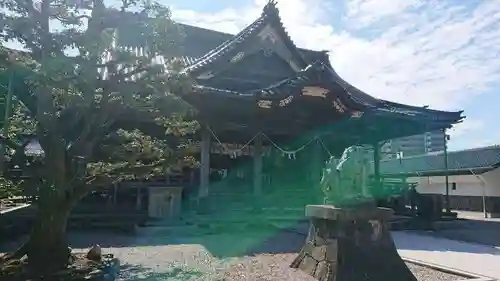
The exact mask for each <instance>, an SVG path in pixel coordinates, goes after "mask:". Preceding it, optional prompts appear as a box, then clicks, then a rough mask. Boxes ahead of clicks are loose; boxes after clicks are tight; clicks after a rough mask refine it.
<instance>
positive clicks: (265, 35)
mask: <svg viewBox="0 0 500 281" xmlns="http://www.w3.org/2000/svg"><path fill="white" fill-rule="evenodd" d="M259 37H260V39H261V40H262V42H266V41H268V42H270V43H271V44H275V43H276V42H278V36H276V34H275V33H274V30H273V28H272V27H271V26H269V25H267V26H266V27H264V28H263V29H262V31H261V32H260V33H259Z"/></svg>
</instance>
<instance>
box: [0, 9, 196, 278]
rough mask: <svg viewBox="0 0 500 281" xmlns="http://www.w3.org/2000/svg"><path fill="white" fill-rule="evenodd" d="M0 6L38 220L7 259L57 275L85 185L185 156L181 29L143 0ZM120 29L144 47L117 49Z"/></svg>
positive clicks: (141, 173)
mask: <svg viewBox="0 0 500 281" xmlns="http://www.w3.org/2000/svg"><path fill="white" fill-rule="evenodd" d="M0 7H1V8H2V10H1V11H0V27H1V30H2V32H1V34H0V36H1V39H2V42H17V43H18V44H20V45H21V46H22V47H23V48H24V50H25V52H12V51H11V50H8V49H6V48H5V47H2V50H1V52H0V59H2V62H1V63H0V64H3V65H7V66H8V67H6V68H4V71H6V72H8V73H10V74H12V72H13V75H14V77H15V79H14V80H15V83H14V84H15V87H14V88H17V90H15V95H16V97H17V98H18V99H19V101H20V103H21V104H22V105H23V108H24V109H23V111H22V114H21V113H20V114H18V115H17V116H14V118H17V119H16V120H17V121H19V120H21V119H22V118H25V119H26V120H21V121H19V122H18V125H19V126H20V124H26V122H28V121H29V122H28V123H29V124H32V125H33V126H32V127H31V129H32V130H33V132H32V133H33V134H34V135H36V138H37V139H38V141H39V143H40V146H41V147H42V149H43V152H44V154H43V157H41V158H40V159H38V160H37V161H39V163H40V165H37V167H39V168H38V170H37V171H35V172H34V173H33V179H35V180H36V182H38V183H39V186H38V189H37V198H38V199H37V206H38V215H37V220H36V223H35V225H34V227H33V230H32V232H31V235H30V239H29V240H28V241H27V242H26V243H25V244H24V246H22V247H21V248H20V249H18V250H17V251H16V253H14V254H12V255H9V256H8V257H6V258H17V257H21V256H24V255H27V256H28V262H29V264H30V266H32V267H33V268H34V269H36V270H45V271H48V270H55V269H59V268H62V267H64V266H66V265H67V262H68V258H69V253H68V244H67V241H66V222H67V219H68V216H69V214H70V212H71V210H72V208H73V206H74V205H75V204H76V203H77V202H78V201H79V200H80V199H81V198H82V197H84V196H85V195H86V194H88V192H89V191H90V190H91V188H93V187H96V186H104V185H107V184H110V183H112V182H115V181H120V180H124V179H131V178H147V177H150V176H152V175H154V174H156V173H162V172H163V171H164V168H165V167H166V166H169V165H174V164H176V163H178V162H182V161H184V160H186V158H185V157H184V155H183V150H182V149H181V148H182V140H183V136H186V135H188V134H189V133H192V132H193V131H194V130H195V129H196V127H197V123H196V122H188V121H186V119H185V117H186V116H189V114H190V112H191V110H190V108H189V106H187V105H186V104H185V103H184V102H183V101H182V99H181V98H180V95H181V94H182V93H184V92H186V91H188V90H190V88H189V87H190V85H191V84H190V81H189V79H188V78H187V77H184V76H183V75H182V74H181V73H180V71H179V69H181V67H180V66H181V64H180V63H179V62H178V61H177V60H176V59H175V58H176V54H177V53H176V52H177V51H178V49H177V42H178V41H179V40H180V39H181V37H180V34H181V33H180V32H179V30H178V28H177V26H176V25H175V23H173V22H172V21H171V20H170V13H169V10H168V8H166V7H164V6H162V5H160V4H158V3H156V2H152V1H148V0H142V1H139V0H122V1H121V6H120V7H119V8H118V9H114V10H112V9H110V8H108V7H106V5H105V4H104V0H79V1H66V0H38V1H33V0H4V1H2V2H1V4H0ZM131 11H135V13H134V14H133V16H131V15H132V13H131ZM124 26H134V27H135V30H136V31H137V32H136V33H135V35H133V36H135V37H136V39H138V41H140V42H142V43H147V46H145V47H144V48H143V49H142V50H141V51H137V50H134V51H131V50H130V49H127V48H120V46H117V40H118V39H117V38H119V35H120V33H119V31H120V30H121V28H123V27H124ZM127 32H131V31H130V30H127ZM117 35H118V36H117ZM157 62H161V63H157ZM4 75H7V74H6V73H4ZM21 117H22V118H21ZM16 120H13V121H12V122H13V126H15V123H16ZM13 131H16V130H13ZM166 134H173V135H175V136H176V138H173V139H174V140H175V141H174V142H173V141H170V140H168V138H165V135H166ZM18 156H19V155H18ZM21 158H22V157H21ZM16 159H18V160H17V161H18V162H19V163H26V161H24V160H19V157H17V158H16ZM47 255H50V257H51V258H50V259H47Z"/></svg>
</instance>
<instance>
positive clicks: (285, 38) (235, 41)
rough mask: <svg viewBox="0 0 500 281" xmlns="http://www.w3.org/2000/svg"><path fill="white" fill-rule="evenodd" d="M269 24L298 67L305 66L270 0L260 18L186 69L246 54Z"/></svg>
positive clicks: (205, 65)
mask: <svg viewBox="0 0 500 281" xmlns="http://www.w3.org/2000/svg"><path fill="white" fill-rule="evenodd" d="M268 26H271V27H272V29H273V30H274V32H275V33H274V35H275V36H278V37H279V39H281V40H278V41H279V42H282V43H283V44H284V48H285V49H286V50H287V52H289V54H290V55H291V57H290V58H291V59H292V60H293V61H294V62H295V63H298V65H297V67H298V68H299V69H300V68H303V67H305V66H306V65H307V62H306V61H305V60H304V57H303V56H302V54H301V53H300V52H299V51H298V48H297V46H296V45H295V44H294V43H293V41H292V39H291V38H290V36H289V35H288V33H287V32H286V30H285V28H284V27H283V24H282V22H281V19H280V17H279V11H278V9H277V7H276V3H275V2H274V1H269V2H268V4H267V5H266V6H265V7H264V9H263V11H262V14H261V16H260V17H259V18H257V19H256V20H255V21H254V22H253V23H251V24H250V25H249V26H247V27H246V28H245V29H243V30H242V31H240V32H239V33H238V34H236V35H235V36H233V37H232V38H231V39H228V40H226V41H225V42H224V43H222V44H220V45H219V46H217V47H216V48H213V49H211V50H210V51H209V52H207V53H206V54H204V55H203V56H201V57H200V58H198V59H197V60H196V61H195V62H194V63H193V64H191V65H189V66H188V67H187V68H186V71H188V72H193V71H198V70H202V69H207V68H211V65H212V64H213V63H215V62H216V61H222V62H224V63H228V62H230V61H231V60H232V59H231V58H233V57H237V56H238V55H239V54H241V55H244V54H245V52H244V49H245V48H246V47H248V46H251V45H253V44H255V42H258V41H260V39H258V41H256V38H258V37H259V36H260V33H261V32H262V31H264V30H265V28H266V27H268ZM276 39H277V38H275V39H272V41H273V40H276ZM275 43H276V42H273V43H271V44H270V45H271V46H272V45H274V44H275Z"/></svg>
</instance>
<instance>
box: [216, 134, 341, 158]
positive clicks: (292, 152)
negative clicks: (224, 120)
mask: <svg viewBox="0 0 500 281" xmlns="http://www.w3.org/2000/svg"><path fill="white" fill-rule="evenodd" d="M207 129H208V131H209V132H210V133H211V134H212V136H213V137H214V139H215V140H216V141H217V143H218V144H219V145H220V146H221V147H222V148H223V149H224V150H225V151H226V152H228V154H229V152H230V151H231V150H230V149H228V148H227V147H226V146H224V144H223V143H222V142H221V141H220V139H219V138H218V137H217V135H216V134H215V132H214V131H212V129H210V128H207ZM259 134H262V136H263V137H265V138H266V139H267V140H268V141H269V142H270V143H271V145H272V146H274V147H275V148H276V149H277V150H279V151H281V153H282V155H283V156H286V157H288V159H290V160H295V159H297V156H296V154H297V153H298V152H300V151H302V150H304V149H305V148H306V147H308V146H309V145H310V144H311V143H313V142H314V141H316V140H317V141H318V142H319V143H320V144H321V146H322V147H323V149H324V150H325V151H326V152H327V153H328V155H329V156H330V157H331V156H333V155H332V153H331V152H330V150H329V149H328V148H327V147H326V145H325V143H324V142H323V141H322V140H321V138H320V137H318V136H316V137H314V138H312V139H311V140H309V141H308V142H307V143H306V144H304V145H302V146H301V147H299V148H298V149H295V150H286V149H283V148H282V147H280V146H279V145H278V144H276V143H275V142H274V141H273V140H272V139H271V138H270V137H269V136H267V135H266V134H265V133H264V132H259V133H257V134H256V135H255V136H253V137H252V138H251V139H250V140H249V141H248V142H247V143H245V144H244V145H243V146H242V147H240V148H239V149H238V150H233V151H232V153H231V154H230V157H231V158H236V157H237V156H238V154H239V153H241V152H242V151H243V149H245V148H246V147H247V146H249V145H250V144H251V143H252V142H253V141H254V140H255V139H256V138H257V137H258V136H259Z"/></svg>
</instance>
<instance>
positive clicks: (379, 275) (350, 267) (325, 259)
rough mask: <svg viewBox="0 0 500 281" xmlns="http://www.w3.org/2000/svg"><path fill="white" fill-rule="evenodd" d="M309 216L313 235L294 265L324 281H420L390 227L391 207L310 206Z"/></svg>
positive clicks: (308, 208)
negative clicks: (399, 249)
mask: <svg viewBox="0 0 500 281" xmlns="http://www.w3.org/2000/svg"><path fill="white" fill-rule="evenodd" d="M306 216H307V217H309V218H310V219H311V226H310V230H309V235H308V237H307V239H306V242H305V244H304V246H303V247H302V249H301V251H300V253H299V255H298V257H297V258H296V259H295V260H294V261H293V262H292V264H291V265H290V267H292V268H298V269H300V270H302V271H304V272H306V273H307V274H309V275H311V276H313V277H314V278H316V279H317V280H321V281H366V280H370V281H387V280H398V281H416V280H417V279H416V278H415V276H413V274H412V273H411V271H410V270H409V269H408V267H407V266H406V264H405V262H404V261H403V259H402V258H401V257H400V256H399V254H398V252H397V249H396V247H395V246H394V242H393V241H392V237H391V235H390V232H389V231H388V229H387V220H388V219H389V218H390V217H391V216H392V210H391V209H385V208H377V207H376V206H374V205H372V204H361V205H358V206H352V207H345V208H336V207H334V206H332V205H308V206H306Z"/></svg>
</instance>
